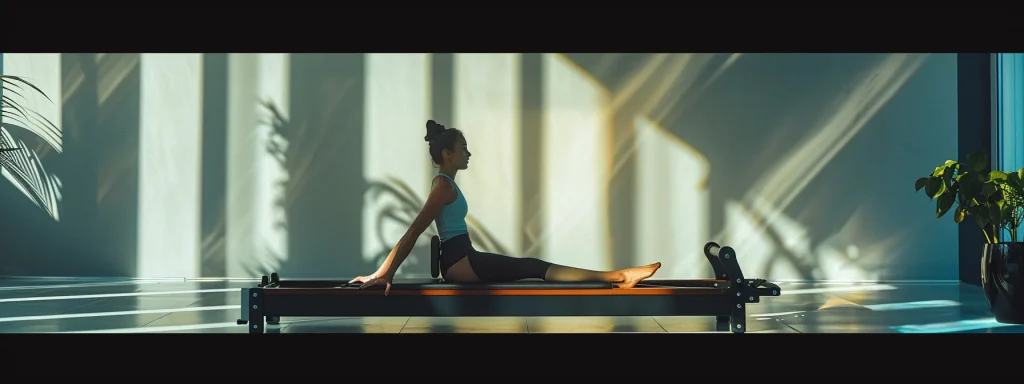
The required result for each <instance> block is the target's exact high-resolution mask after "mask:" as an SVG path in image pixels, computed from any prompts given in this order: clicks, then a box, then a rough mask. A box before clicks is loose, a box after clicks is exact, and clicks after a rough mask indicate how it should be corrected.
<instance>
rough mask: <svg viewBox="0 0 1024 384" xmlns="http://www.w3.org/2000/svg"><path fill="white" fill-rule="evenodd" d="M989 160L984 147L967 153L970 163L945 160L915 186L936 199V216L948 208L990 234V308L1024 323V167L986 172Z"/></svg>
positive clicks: (985, 280) (986, 285) (984, 259)
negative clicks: (1022, 230) (1023, 287)
mask: <svg viewBox="0 0 1024 384" xmlns="http://www.w3.org/2000/svg"><path fill="white" fill-rule="evenodd" d="M988 163H989V156H988V153H987V152H985V151H981V152H975V153H971V154H968V155H967V163H966V164H964V163H960V162H957V161H953V160H947V161H946V162H945V163H943V164H942V165H939V166H938V167H935V170H934V171H933V172H932V173H931V175H929V176H926V177H921V178H919V179H917V181H916V182H915V183H914V189H915V191H920V190H921V189H922V188H923V189H924V190H925V194H926V195H928V198H930V199H932V200H934V201H935V217H936V218H941V217H943V216H945V215H946V214H947V213H949V212H950V211H952V212H953V221H955V222H956V223H958V224H959V223H962V222H964V220H967V217H968V216H973V217H974V222H975V223H976V224H977V225H978V227H979V228H980V229H981V232H982V233H983V234H984V236H985V240H986V244H985V245H984V246H983V247H982V255H981V282H982V288H983V289H984V291H985V298H986V299H987V302H988V305H989V310H990V311H991V312H992V314H993V315H994V316H995V318H996V321H998V322H1001V323H1008V324H1024V303H1022V302H1024V296H1022V293H1021V291H1020V290H1021V281H1020V272H1021V264H1022V262H1024V243H1022V242H1021V241H1020V240H1021V239H1020V237H1019V236H1018V235H1019V229H1020V226H1021V223H1022V222H1024V168H1021V169H1020V170H1017V171H1013V172H1003V171H999V170H994V171H989V172H986V171H985V169H987V168H988ZM1001 235H1007V236H1008V239H1007V241H1002V240H1000V238H1001Z"/></svg>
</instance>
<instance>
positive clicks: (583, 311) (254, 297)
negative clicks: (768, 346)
mask: <svg viewBox="0 0 1024 384" xmlns="http://www.w3.org/2000/svg"><path fill="white" fill-rule="evenodd" d="M431 248H432V249H431V275H432V276H433V277H434V278H432V279H395V280H394V281H392V285H391V294H390V295H388V296H386V297H385V296H384V287H383V286H377V287H370V288H367V289H359V288H358V285H357V284H348V280H305V279H294V280H291V279H289V280H281V279H280V277H279V275H278V274H277V273H276V272H275V273H272V274H271V275H270V276H269V277H268V276H263V277H262V279H261V281H260V283H259V284H258V285H257V286H256V287H252V288H242V292H241V294H242V303H241V316H242V317H241V319H239V320H238V324H246V325H248V329H249V333H251V334H260V333H263V332H264V325H265V323H268V324H276V323H278V322H279V321H280V318H281V317H282V316H285V317H388V316H394V317H441V316H445V317H496V316H506V317H543V316H715V318H716V320H717V321H718V322H719V323H725V322H728V323H729V329H730V330H731V331H732V332H734V333H743V332H744V331H745V330H746V328H747V327H746V318H747V316H746V307H747V305H749V304H753V303H759V302H760V301H761V297H762V296H779V295H781V294H782V290H781V289H779V287H778V285H776V284H773V283H770V282H767V281H765V280H764V279H746V278H745V277H744V276H743V271H742V270H741V269H740V265H739V263H737V261H736V251H735V250H733V249H732V248H731V247H722V246H719V245H718V244H716V243H713V242H710V243H707V244H706V245H705V246H704V255H705V256H706V257H707V259H708V261H709V262H710V263H711V267H712V269H713V270H714V274H715V278H714V279H694V280H658V279H648V280H644V281H643V282H641V283H640V284H638V285H637V286H636V287H635V288H632V289H622V288H617V287H616V286H615V285H614V284H610V283H552V282H543V281H525V280H524V281H517V282H511V283H500V284H450V283H446V282H444V280H443V279H439V278H437V276H438V274H439V273H438V271H437V265H438V255H439V251H438V249H439V242H438V241H437V238H436V237H434V239H433V240H432V247H431Z"/></svg>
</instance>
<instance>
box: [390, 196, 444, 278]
mask: <svg viewBox="0 0 1024 384" xmlns="http://www.w3.org/2000/svg"><path fill="white" fill-rule="evenodd" d="M454 199H455V188H454V187H452V183H451V182H449V181H448V179H446V178H443V177H437V178H434V182H433V183H432V185H431V187H430V194H429V195H428V196H427V202H426V203H424V204H423V208H422V209H421V210H420V213H419V215H417V216H416V219H415V220H413V222H412V225H410V226H409V229H408V230H406V231H405V235H403V236H402V238H401V239H400V240H399V241H398V244H396V245H395V247H394V248H392V249H391V252H390V253H389V254H388V257H387V259H385V260H384V264H381V266H380V268H379V269H377V273H375V274H374V275H375V276H376V277H384V276H387V277H389V278H390V277H392V276H394V275H395V272H396V271H397V270H398V266H400V265H402V262H404V261H405V258H406V257H408V256H409V253H411V252H412V248H413V246H415V245H416V239H418V238H419V237H420V235H421V234H423V231H425V230H427V227H429V226H430V223H431V222H432V221H434V218H436V217H437V215H438V214H439V213H440V212H441V209H442V208H444V206H445V205H447V204H448V203H451V202H452V200H454Z"/></svg>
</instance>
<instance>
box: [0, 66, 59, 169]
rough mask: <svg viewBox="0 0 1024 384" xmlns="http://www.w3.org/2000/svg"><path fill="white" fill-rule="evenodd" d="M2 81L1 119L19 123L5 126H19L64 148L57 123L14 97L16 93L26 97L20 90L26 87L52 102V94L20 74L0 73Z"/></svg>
mask: <svg viewBox="0 0 1024 384" xmlns="http://www.w3.org/2000/svg"><path fill="white" fill-rule="evenodd" d="M0 83H2V84H3V91H2V92H0V112H2V117H0V120H10V121H14V122H16V123H18V125H12V124H9V123H8V124H5V125H4V127H3V128H5V129H11V128H19V129H24V130H27V131H29V132H32V133H34V134H36V135H37V136H39V137H40V138H42V139H43V140H45V141H46V142H47V144H50V146H52V147H53V148H54V149H56V150H57V151H58V152H60V151H61V149H62V148H61V145H60V142H59V140H60V137H61V132H60V129H59V128H57V125H56V124H54V123H53V122H52V121H50V119H48V118H46V116H43V115H42V114H40V113H39V112H37V111H34V110H31V109H29V108H25V107H24V106H22V105H21V104H19V103H18V101H17V100H15V97H12V95H14V96H17V97H20V98H21V99H25V96H24V94H23V93H22V92H19V91H24V90H25V88H26V87H27V88H29V89H31V90H33V91H35V92H37V93H38V94H40V95H42V96H43V97H44V98H46V100H47V101H49V102H51V103H52V102H53V100H51V99H50V96H49V95H47V94H46V92H43V90H42V89H39V87H36V86H35V85H34V84H32V83H30V82H29V81H28V80H25V79H23V78H21V77H18V76H11V75H0Z"/></svg>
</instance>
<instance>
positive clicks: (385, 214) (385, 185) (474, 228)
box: [365, 177, 509, 263]
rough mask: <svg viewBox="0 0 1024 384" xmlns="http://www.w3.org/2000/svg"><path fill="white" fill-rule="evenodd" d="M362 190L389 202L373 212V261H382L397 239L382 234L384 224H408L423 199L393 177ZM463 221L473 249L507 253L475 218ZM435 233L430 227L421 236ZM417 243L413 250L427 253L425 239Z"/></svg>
mask: <svg viewBox="0 0 1024 384" xmlns="http://www.w3.org/2000/svg"><path fill="white" fill-rule="evenodd" d="M365 193H366V195H367V196H368V197H370V198H371V199H372V200H373V201H377V202H380V201H382V200H385V199H387V200H388V201H390V203H389V204H384V205H380V206H381V208H379V210H378V212H377V213H376V214H375V216H376V217H375V221H376V233H377V241H378V246H379V249H382V251H380V252H378V253H377V254H375V255H374V260H375V261H376V262H377V263H383V262H384V259H385V258H387V256H388V253H389V252H391V248H392V247H394V245H395V243H396V242H398V239H388V238H386V237H385V235H384V233H385V231H384V228H385V226H386V225H388V224H397V225H399V226H401V227H403V228H407V227H409V226H411V225H412V222H413V220H415V219H416V215H418V214H419V212H420V209H421V208H422V207H423V204H424V202H425V201H424V199H423V198H421V197H420V196H419V195H418V194H417V193H416V192H415V191H413V190H412V189H411V188H410V187H409V185H408V184H406V183H405V182H403V181H401V180H398V179H396V178H393V177H386V178H384V179H383V180H379V181H371V182H370V183H369V184H368V185H367V189H366V192H365ZM466 224H467V225H468V226H469V232H470V235H471V236H472V238H473V246H474V247H475V248H477V249H479V250H481V251H485V252H492V253H498V254H503V255H507V254H509V252H508V249H507V248H506V247H505V246H504V245H502V244H501V242H500V241H499V240H498V239H497V238H496V237H495V236H494V234H492V233H491V232H490V231H488V230H487V228H486V227H485V226H484V225H483V224H482V223H480V222H479V221H478V220H476V219H474V218H473V217H472V216H468V217H466ZM435 235H437V230H436V228H434V227H433V226H431V227H429V228H427V230H426V231H424V232H423V234H422V235H421V236H422V237H425V238H428V239H429V238H430V237H432V236H435ZM417 244H423V245H418V246H417V247H416V249H415V250H414V251H413V252H414V253H419V252H429V249H427V247H429V244H430V243H429V242H427V241H423V242H417ZM411 259H412V258H410V260H411Z"/></svg>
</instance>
